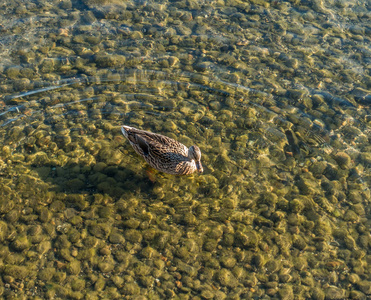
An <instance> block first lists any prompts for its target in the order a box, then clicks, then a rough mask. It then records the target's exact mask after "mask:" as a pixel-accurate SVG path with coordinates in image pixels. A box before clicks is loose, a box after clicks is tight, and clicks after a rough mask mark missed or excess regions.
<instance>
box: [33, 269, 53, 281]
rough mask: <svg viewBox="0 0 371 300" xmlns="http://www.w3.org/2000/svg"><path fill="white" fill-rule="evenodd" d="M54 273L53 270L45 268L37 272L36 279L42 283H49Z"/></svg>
mask: <svg viewBox="0 0 371 300" xmlns="http://www.w3.org/2000/svg"><path fill="white" fill-rule="evenodd" d="M55 272H56V270H55V268H45V269H42V270H40V271H39V273H38V274H37V277H38V278H39V279H40V280H42V281H50V280H51V279H52V278H53V276H54V274H55Z"/></svg>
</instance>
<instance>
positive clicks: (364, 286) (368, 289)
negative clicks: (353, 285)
mask: <svg viewBox="0 0 371 300" xmlns="http://www.w3.org/2000/svg"><path fill="white" fill-rule="evenodd" d="M358 287H359V289H360V290H361V291H362V292H363V293H365V294H366V295H371V281H368V280H362V281H361V282H359V283H358Z"/></svg>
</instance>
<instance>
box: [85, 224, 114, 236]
mask: <svg viewBox="0 0 371 300" xmlns="http://www.w3.org/2000/svg"><path fill="white" fill-rule="evenodd" d="M110 231H111V227H110V225H109V224H107V223H95V222H93V223H91V224H90V225H89V232H90V233H91V234H92V235H94V236H95V237H97V238H99V239H106V238H107V237H108V235H109V234H110Z"/></svg>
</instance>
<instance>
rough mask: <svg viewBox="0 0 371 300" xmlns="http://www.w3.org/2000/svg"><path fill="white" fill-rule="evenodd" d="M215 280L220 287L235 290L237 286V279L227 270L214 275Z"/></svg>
mask: <svg viewBox="0 0 371 300" xmlns="http://www.w3.org/2000/svg"><path fill="white" fill-rule="evenodd" d="M215 276H216V279H217V281H218V282H219V283H220V284H221V285H222V286H227V287H230V288H235V287H236V286H237V285H238V281H237V279H236V278H235V277H234V275H233V274H232V272H231V271H229V270H228V269H221V270H220V271H218V272H217V273H216V275H215Z"/></svg>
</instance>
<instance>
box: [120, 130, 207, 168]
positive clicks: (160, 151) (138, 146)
mask: <svg viewBox="0 0 371 300" xmlns="http://www.w3.org/2000/svg"><path fill="white" fill-rule="evenodd" d="M121 131H122V133H123V135H124V136H125V137H126V138H127V139H128V140H129V142H130V145H131V146H132V147H133V148H134V150H135V152H137V153H138V154H139V155H140V156H142V157H143V158H144V160H145V161H146V162H147V163H148V164H149V165H150V166H151V167H152V168H155V169H157V170H159V171H161V172H164V173H168V174H172V175H188V174H192V173H194V172H195V171H198V172H200V173H202V172H203V168H202V165H201V151H200V148H198V147H197V146H191V147H189V148H187V147H186V146H185V145H183V144H182V143H179V142H178V141H176V140H174V139H172V138H169V137H167V136H164V135H161V134H157V133H152V132H149V131H145V130H140V129H137V128H134V127H130V126H125V125H124V126H122V127H121Z"/></svg>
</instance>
